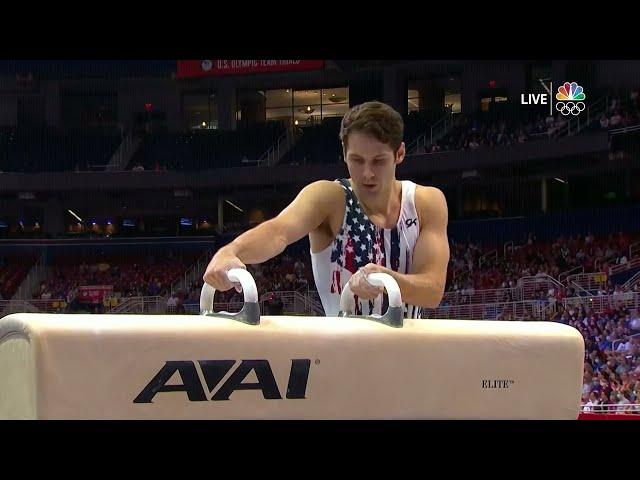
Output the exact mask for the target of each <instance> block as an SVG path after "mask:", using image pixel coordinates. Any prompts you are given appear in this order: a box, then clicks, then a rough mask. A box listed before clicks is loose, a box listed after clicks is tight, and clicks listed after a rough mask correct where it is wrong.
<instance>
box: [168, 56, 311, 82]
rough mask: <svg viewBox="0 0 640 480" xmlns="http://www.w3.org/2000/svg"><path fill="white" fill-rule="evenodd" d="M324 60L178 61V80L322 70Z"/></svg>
mask: <svg viewBox="0 0 640 480" xmlns="http://www.w3.org/2000/svg"><path fill="white" fill-rule="evenodd" d="M323 67H324V60H178V68H177V76H178V78H196V77H216V76H221V75H246V74H251V73H270V72H300V71H305V70H321V69H322V68H323Z"/></svg>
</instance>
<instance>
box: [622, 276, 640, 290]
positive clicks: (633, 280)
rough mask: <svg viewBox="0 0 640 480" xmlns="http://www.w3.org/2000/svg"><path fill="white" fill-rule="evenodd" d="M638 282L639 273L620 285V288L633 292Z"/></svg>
mask: <svg viewBox="0 0 640 480" xmlns="http://www.w3.org/2000/svg"><path fill="white" fill-rule="evenodd" d="M638 282H640V272H638V273H636V274H635V275H634V276H633V277H631V278H630V279H629V280H627V281H626V282H624V283H623V284H622V288H625V287H626V289H627V290H629V291H631V290H633V287H635V286H636V283H638Z"/></svg>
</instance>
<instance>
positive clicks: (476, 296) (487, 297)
mask: <svg viewBox="0 0 640 480" xmlns="http://www.w3.org/2000/svg"><path fill="white" fill-rule="evenodd" d="M505 295H509V296H510V298H511V300H510V301H512V302H513V301H519V300H522V288H520V287H509V288H492V289H483V290H474V291H473V293H468V291H463V290H458V291H456V292H446V293H445V294H444V295H443V296H442V301H441V304H443V306H450V305H463V304H464V305H470V304H476V303H498V302H504V297H505ZM445 303H447V304H448V305H444V304H445Z"/></svg>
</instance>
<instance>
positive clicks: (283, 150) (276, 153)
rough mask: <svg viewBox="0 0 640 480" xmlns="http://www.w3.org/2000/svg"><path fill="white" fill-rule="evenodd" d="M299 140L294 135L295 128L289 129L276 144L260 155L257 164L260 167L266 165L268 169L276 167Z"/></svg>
mask: <svg viewBox="0 0 640 480" xmlns="http://www.w3.org/2000/svg"><path fill="white" fill-rule="evenodd" d="M297 139H298V136H297V135H296V134H295V133H294V130H293V128H291V127H287V128H286V129H285V131H284V132H282V135H280V136H279V137H278V139H277V140H276V142H275V143H274V144H273V145H271V146H270V147H269V148H268V149H267V151H266V152H264V153H263V154H262V155H260V157H259V158H258V162H257V163H258V165H266V166H268V167H272V166H273V165H276V164H277V163H278V161H279V160H280V159H281V158H282V157H283V156H284V155H286V154H287V152H289V151H290V150H291V149H292V148H293V146H294V145H295V144H296V140H297Z"/></svg>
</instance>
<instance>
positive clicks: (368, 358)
mask: <svg viewBox="0 0 640 480" xmlns="http://www.w3.org/2000/svg"><path fill="white" fill-rule="evenodd" d="M583 359H584V342H583V339H582V336H581V335H580V333H579V332H578V331H577V330H575V329H574V328H572V327H569V326H566V325H563V324H559V323H552V322H500V321H466V320H422V319H417V320H416V319H407V320H405V321H404V326H403V327H402V328H393V327H389V326H386V325H383V324H381V323H378V322H375V321H371V320H367V319H363V318H338V317H297V316H292V317H289V316H263V317H261V322H260V325H247V324H244V323H241V322H238V321H236V320H232V319H224V318H216V317H209V316H195V315H194V316H188V315H184V316H178V315H89V314H87V315H55V314H26V313H18V314H13V315H9V316H7V317H4V318H3V319H0V418H5V419H6V418H11V419H14V418H24V419H576V418H578V414H579V403H580V395H581V387H582V372H583Z"/></svg>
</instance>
